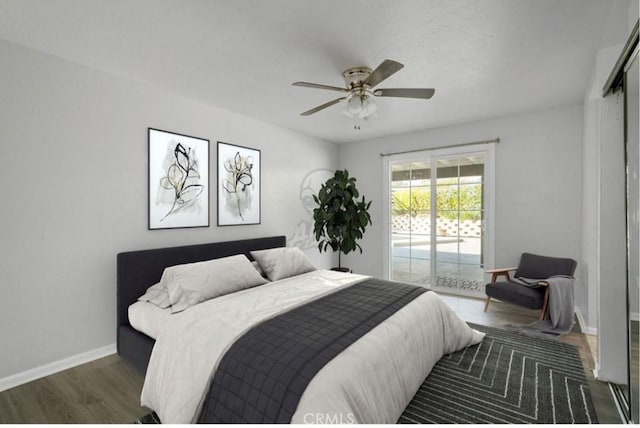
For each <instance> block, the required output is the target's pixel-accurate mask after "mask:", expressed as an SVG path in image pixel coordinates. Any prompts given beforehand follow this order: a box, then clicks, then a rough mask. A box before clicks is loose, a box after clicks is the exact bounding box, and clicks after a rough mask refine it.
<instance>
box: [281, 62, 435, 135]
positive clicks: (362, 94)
mask: <svg viewBox="0 0 640 428" xmlns="http://www.w3.org/2000/svg"><path fill="white" fill-rule="evenodd" d="M403 67H404V65H402V64H400V63H399V62H397V61H393V60H390V59H385V60H384V61H382V63H381V64H380V65H379V66H378V67H376V69H375V70H371V69H370V68H369V67H363V66H358V67H352V68H349V69H347V70H345V71H344V72H343V73H342V77H344V81H345V84H346V87H345V88H341V87H339V86H330V85H321V84H318V83H309V82H295V83H293V86H302V87H305V88H316V89H327V90H330V91H337V92H343V93H345V95H344V96H343V97H340V98H336V99H335V100H332V101H329V102H327V103H324V104H322V105H319V106H318V107H315V108H312V109H311V110H307V111H305V112H303V113H300V115H301V116H310V115H312V114H314V113H317V112H319V111H320V110H324V109H326V108H327V107H331V106H332V105H334V104H338V103H339V102H341V101H346V103H347V106H346V110H345V111H344V113H345V114H346V115H348V116H350V117H353V118H354V119H355V121H356V122H355V126H354V128H355V129H360V125H359V119H366V118H368V117H369V116H371V115H372V114H373V113H375V111H376V110H377V108H378V106H377V105H376V103H375V101H374V97H396V98H419V99H425V100H428V99H429V98H431V97H432V96H433V94H434V93H435V89H432V88H392V89H376V88H375V87H376V86H377V85H378V84H380V83H381V82H382V81H384V80H385V79H387V78H388V77H390V76H392V75H393V74H395V73H396V72H398V71H400V70H401V69H402V68H403Z"/></svg>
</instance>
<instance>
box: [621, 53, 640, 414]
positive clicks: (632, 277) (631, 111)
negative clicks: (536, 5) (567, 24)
mask: <svg viewBox="0 0 640 428" xmlns="http://www.w3.org/2000/svg"><path fill="white" fill-rule="evenodd" d="M638 61H639V59H638V48H637V47H636V49H635V53H634V55H632V57H631V58H630V59H629V61H628V62H627V65H626V67H625V76H624V79H625V80H624V91H625V152H626V156H625V157H626V175H627V180H626V181H627V304H628V312H627V314H628V318H627V320H628V323H629V324H628V336H629V342H628V346H629V348H628V356H629V359H628V367H629V370H628V383H627V386H626V391H625V392H626V395H627V397H626V398H627V399H628V412H629V420H630V421H631V422H633V423H638V422H639V421H640V414H639V413H640V391H639V388H640V352H639V350H638V345H639V340H640V330H639V328H638V324H639V322H640V143H639V139H638V130H639V126H640V124H639V123H638V117H639V116H640V109H639V108H638V80H639V78H638V76H639V75H640V70H639V68H638Z"/></svg>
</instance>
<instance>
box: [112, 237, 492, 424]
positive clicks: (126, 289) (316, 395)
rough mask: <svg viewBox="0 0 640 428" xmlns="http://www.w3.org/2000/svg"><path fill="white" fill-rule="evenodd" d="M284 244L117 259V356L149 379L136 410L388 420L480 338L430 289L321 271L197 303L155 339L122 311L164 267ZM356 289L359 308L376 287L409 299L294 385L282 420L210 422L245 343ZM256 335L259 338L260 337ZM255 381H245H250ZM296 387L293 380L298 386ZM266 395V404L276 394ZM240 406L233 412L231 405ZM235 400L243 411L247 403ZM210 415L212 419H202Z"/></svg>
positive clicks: (192, 418) (186, 415) (191, 415)
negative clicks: (450, 357)
mask: <svg viewBox="0 0 640 428" xmlns="http://www.w3.org/2000/svg"><path fill="white" fill-rule="evenodd" d="M285 246H286V240H285V237H283V236H276V237H266V238H258V239H250V240H241V241H230V242H221V243H212V244H202V245H193V246H184V247H173V248H163V249H154V250H144V251H134V252H127V253H120V254H118V258H117V260H118V340H117V345H118V353H119V354H120V355H121V356H122V357H123V358H124V359H126V360H128V361H130V362H131V363H132V364H133V365H134V366H135V367H136V368H137V369H138V370H140V371H141V372H142V373H145V374H146V377H145V385H144V388H143V393H142V398H141V400H142V404H143V405H146V406H148V407H150V408H152V409H153V410H154V411H156V413H158V415H159V416H160V419H161V420H162V421H163V422H167V423H190V422H198V421H201V422H225V421H226V422H241V421H245V422H246V421H250V422H256V421H258V422H263V421H277V422H281V421H283V420H285V421H290V422H292V423H318V422H319V423H322V422H329V421H330V422H341V423H348V422H360V423H363V422H364V423H394V422H395V421H396V420H397V418H398V417H399V415H400V414H401V413H402V411H403V410H404V408H405V407H406V405H407V403H408V402H409V401H410V400H411V398H412V397H413V395H414V394H415V392H416V391H417V389H418V387H419V386H420V384H421V383H422V382H423V381H424V378H425V377H426V376H427V374H428V373H429V371H430V370H431V368H432V367H433V365H434V364H435V362H437V360H438V359H439V358H440V357H441V356H442V355H444V354H447V353H450V352H453V351H456V350H458V349H461V348H462V347H465V346H468V345H471V344H474V343H478V342H479V341H481V340H482V337H483V335H482V334H481V333H479V332H477V331H475V330H472V329H470V328H469V327H468V326H467V325H466V324H465V323H464V322H463V321H462V320H461V319H460V318H459V317H457V315H456V314H455V313H454V312H453V311H452V310H451V309H450V308H448V306H447V305H446V304H444V302H442V300H441V299H440V298H439V297H438V296H437V295H436V294H435V293H433V292H425V291H424V290H422V291H417V292H416V289H417V288H418V287H413V286H410V285H406V286H404V285H402V286H401V285H398V286H397V287H396V285H394V284H392V283H389V282H384V281H379V280H375V279H371V278H369V277H365V276H362V275H354V274H348V273H340V272H333V271H323V270H319V271H310V272H307V273H304V274H302V275H298V276H295V277H291V278H285V279H282V280H278V281H273V282H270V283H268V284H266V285H264V286H260V287H254V288H253V289H249V290H243V291H240V292H237V293H230V294H228V295H224V296H221V297H218V298H214V299H210V300H208V301H206V302H203V303H200V304H197V305H195V306H193V307H192V308H190V309H189V310H186V311H184V312H181V313H180V314H179V316H174V317H172V318H173V319H172V320H171V322H169V323H167V324H166V325H165V327H163V329H162V331H161V332H160V333H159V335H158V336H157V337H158V341H157V342H156V340H154V339H153V338H152V337H150V336H148V335H146V334H144V333H141V332H140V331H138V330H136V329H135V328H133V327H132V326H131V324H130V322H129V317H128V309H129V307H130V306H131V305H132V304H133V303H135V302H136V301H137V299H138V297H140V296H141V295H143V294H144V293H145V291H146V290H147V288H148V287H149V286H150V285H153V284H154V283H156V282H157V281H159V279H160V277H161V276H162V273H163V271H164V269H165V268H166V267H169V266H174V265H180V264H185V263H192V262H200V261H204V260H210V259H218V258H223V257H224V258H226V257H228V256H232V255H236V254H244V255H246V256H247V258H249V260H253V257H252V255H251V252H252V251H257V250H267V249H274V248H280V247H285ZM367 287H373V288H367ZM375 287H378V288H375ZM402 287H405V289H406V290H405V289H402ZM358 288H361V289H363V290H365V291H360V293H364V294H362V295H361V296H362V300H363V301H365V300H367V297H370V296H369V295H370V294H371V293H374V296H376V297H375V298H370V299H369V300H371V301H374V304H377V303H376V302H377V301H378V300H379V299H378V297H377V295H375V293H376V292H379V291H380V290H382V292H384V293H390V294H393V293H392V292H390V291H386V289H393V290H396V289H398V290H400V289H402V290H404V291H402V293H405V291H406V293H407V295H408V294H409V293H411V294H415V296H413V295H412V296H411V297H410V298H409V300H407V301H406V302H404V303H402V306H401V307H399V308H398V309H394V310H393V311H392V312H390V314H389V315H387V316H385V317H388V318H384V319H382V320H381V321H380V322H379V324H375V325H373V326H371V327H367V328H370V330H364V332H363V333H362V336H358V337H356V338H354V339H353V342H350V343H349V344H346V345H344V347H343V348H341V349H340V350H338V351H336V354H335V356H331V357H330V358H327V361H326V362H325V363H323V364H324V365H322V366H320V367H319V368H317V369H316V371H315V372H313V373H314V374H313V375H307V377H308V378H309V379H308V380H307V381H306V382H307V383H305V384H304V385H305V386H304V387H303V388H299V389H300V393H299V395H298V396H297V397H296V399H295V400H296V401H295V404H294V405H293V407H292V408H291V405H290V404H289V405H288V406H289V407H290V408H291V410H290V411H289V413H288V415H287V417H286V418H285V419H266V420H265V419H245V420H243V419H233V418H231V419H220V420H219V419H215V414H216V413H219V412H218V411H217V410H216V411H211V409H217V408H218V407H215V406H219V405H220V403H221V402H222V403H223V404H224V402H226V401H229V399H228V398H227V395H228V394H227V390H226V389H225V388H227V387H226V386H225V387H224V388H222V387H221V388H218V390H215V387H216V385H217V383H218V379H219V378H220V379H223V377H224V376H226V377H229V375H228V373H226V372H225V370H228V368H229V367H235V366H237V365H239V364H240V363H238V362H237V361H236V360H233V358H236V357H237V356H238V355H239V356H240V358H241V357H242V355H243V354H247V353H248V352H253V351H246V350H245V351H243V350H242V348H241V346H243V340H244V339H245V338H246V337H248V336H250V335H251V334H252V333H253V332H254V330H255V329H257V328H259V327H263V326H265V325H266V326H268V325H269V323H274V322H278V321H279V320H280V319H281V318H286V317H287V316H290V317H293V318H294V319H297V318H295V317H296V316H298V315H296V314H299V313H301V314H304V313H309V312H313V310H314V309H313V307H314V306H313V305H321V304H325V306H324V307H318V308H317V309H315V310H316V311H319V312H322V313H324V312H326V311H328V310H330V309H331V308H333V307H335V306H339V305H336V302H339V301H338V300H336V299H338V298H339V297H338V296H342V294H348V293H355V292H356V291H355V290H356V289H358ZM341 298H342V297H340V299H341ZM394 298H395V297H394ZM404 298H405V297H403V299H404ZM330 299H334V301H333V302H329V300H330ZM354 300H357V298H354ZM324 301H327V303H323V302H324ZM358 304H360V303H358ZM367 304H368V303H367ZM370 310H374V309H370ZM374 312H380V311H379V310H377V309H376V310H374ZM338 318H339V317H338ZM292 325H294V326H295V323H294V324H292ZM407 326H411V327H407ZM265 328H267V327H265ZM266 331H267V332H268V331H269V330H268V329H267V330H266ZM150 334H152V335H155V334H153V333H150ZM255 334H257V335H258V336H260V337H262V335H263V334H264V331H263V332H258V333H255ZM293 336H295V335H293ZM303 341H304V340H303ZM314 343H315V340H314ZM290 346H292V345H289V344H288V345H286V346H284V347H285V348H288V347H290ZM296 346H297V345H296ZM332 346H333V345H332ZM238 347H240V348H239V349H236V348H238ZM154 348H155V349H154ZM269 349H271V348H269ZM152 352H153V357H152ZM269 352H270V353H271V352H272V351H269ZM234 353H235V354H234ZM276 353H277V352H276ZM150 360H151V363H150ZM229 360H231V362H230V363H229ZM287 361H289V360H287ZM307 365H309V364H307ZM221 373H222V374H221ZM233 376H235V374H233V373H232V374H231V377H233ZM254 377H256V375H255V374H252V378H251V379H253V378H254ZM299 380H300V379H294V380H292V381H291V382H293V383H292V384H293V385H295V384H296V382H298V381H299ZM256 382H257V381H256ZM234 383H235V381H234ZM245 387H247V385H244V386H242V388H245ZM250 388H251V386H250V385H249V387H248V388H247V389H246V391H249V390H250ZM288 388H289V389H295V388H291V387H288ZM284 389H286V388H284ZM216 391H217V392H218V393H219V391H223V393H222V397H221V398H220V397H217V398H216V394H215V393H214V392H216ZM242 391H244V389H240V386H238V390H237V392H239V394H237V395H236V398H237V397H243V394H244V393H242ZM276 392H277V391H276ZM252 394H253V391H252ZM263 394H267V395H266V397H267V398H269V397H271V396H272V395H273V394H274V390H270V391H269V392H265V393H263ZM286 394H289V393H288V392H286V393H285V395H286ZM216 400H218V401H216ZM260 400H261V399H260V398H255V401H256V402H259V401H260ZM287 400H289V398H286V399H283V401H287ZM237 401H238V400H237V399H236V402H235V403H234V404H233V406H235V407H237V406H238V403H237ZM240 401H242V402H241V403H240V404H241V406H240V407H242V405H243V404H242V403H245V402H246V401H250V400H244V399H243V400H240ZM212 403H213V404H212ZM216 403H217V404H216ZM245 404H246V403H245ZM233 406H230V407H233ZM286 406H287V404H286V403H285V404H284V405H283V408H284V407H286ZM243 411H245V413H246V412H247V410H243ZM251 411H252V412H254V413H257V412H258V410H256V409H253V410H251ZM252 414H253V413H252ZM207 415H209V416H207ZM211 415H213V416H214V419H203V418H204V417H205V416H207V417H210V416H211Z"/></svg>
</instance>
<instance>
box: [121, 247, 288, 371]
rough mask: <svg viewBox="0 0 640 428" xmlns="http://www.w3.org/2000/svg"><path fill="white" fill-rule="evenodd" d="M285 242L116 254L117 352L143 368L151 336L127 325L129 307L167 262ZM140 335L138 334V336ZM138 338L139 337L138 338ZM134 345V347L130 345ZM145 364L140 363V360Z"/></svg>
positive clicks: (191, 261)
mask: <svg viewBox="0 0 640 428" xmlns="http://www.w3.org/2000/svg"><path fill="white" fill-rule="evenodd" d="M284 246H286V237H284V236H270V237H266V238H255V239H244V240H240V241H227V242H214V243H209V244H198V245H187V246H182V247H169V248H157V249H151V250H141V251H129V252H124V253H120V254H118V256H117V272H118V274H117V283H118V284H117V285H118V287H117V290H118V294H117V324H118V325H117V344H118V354H120V355H121V356H123V357H124V358H127V359H130V360H133V361H132V362H133V363H134V365H135V366H136V367H138V368H139V369H141V370H142V371H143V372H144V370H146V364H147V362H148V355H146V353H149V354H150V352H151V348H152V347H153V340H152V339H151V338H149V337H147V336H145V335H142V333H139V332H136V331H135V330H133V329H132V328H131V326H130V325H129V317H128V313H127V312H128V308H129V306H130V305H131V304H132V303H134V302H135V301H136V300H137V299H138V297H140V296H142V295H143V294H144V293H145V291H146V290H147V288H149V287H150V286H152V285H153V284H155V283H157V282H158V281H160V277H161V276H162V272H164V269H165V268H166V267H168V266H174V265H179V264H184V263H194V262H200V261H203V260H211V259H217V258H220V257H227V256H232V255H235V254H246V255H247V257H249V259H250V260H253V258H252V257H251V254H250V251H255V250H266V249H268V248H276V247H284ZM139 336H140V337H139ZM139 339H140V340H139ZM140 341H143V342H144V343H145V344H144V346H143V348H144V350H143V351H142V354H145V355H142V356H139V354H141V352H139V349H137V348H139V346H138V343H139V342H140ZM131 348H134V349H131ZM143 363H144V366H143V367H142V364H143Z"/></svg>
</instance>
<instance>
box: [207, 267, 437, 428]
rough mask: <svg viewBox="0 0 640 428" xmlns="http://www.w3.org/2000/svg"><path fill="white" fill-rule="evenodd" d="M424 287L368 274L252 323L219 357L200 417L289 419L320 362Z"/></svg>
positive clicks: (264, 420) (236, 420) (223, 420)
mask: <svg viewBox="0 0 640 428" xmlns="http://www.w3.org/2000/svg"><path fill="white" fill-rule="evenodd" d="M426 291H427V290H426V289H425V288H422V287H416V286H412V285H408V284H400V283H390V282H386V281H380V280H376V279H368V280H366V281H364V282H361V283H358V284H356V285H353V286H351V287H348V288H345V289H343V290H340V291H337V292H335V293H333V294H330V295H328V296H325V297H322V298H320V299H318V300H315V301H312V302H310V303H307V304H306V305H303V306H300V307H297V308H295V309H292V310H290V311H288V312H285V313H283V314H281V315H278V316H276V317H275V318H271V319H269V320H266V321H264V322H262V323H261V324H258V325H257V326H255V327H254V328H252V329H251V330H249V331H248V332H246V333H245V334H244V335H243V336H242V337H240V338H239V339H238V340H237V341H236V342H235V343H234V344H233V345H232V346H231V348H229V350H228V351H227V352H226V354H225V355H224V357H223V358H222V361H221V362H220V365H219V366H218V370H217V371H216V373H215V376H214V378H213V382H212V384H211V389H210V392H209V395H208V398H207V399H206V401H205V406H204V409H203V411H202V414H201V416H200V422H201V423H202V422H204V423H251V424H255V423H271V424H273V423H288V422H290V421H291V417H292V415H293V414H294V412H295V411H296V407H297V405H298V402H299V401H300V397H301V396H302V394H303V392H304V391H305V389H306V387H307V385H308V384H309V382H310V381H311V379H313V377H314V376H315V375H316V373H318V372H319V371H320V370H321V369H322V368H323V367H324V365H325V364H327V363H328V362H329V361H331V360H332V359H333V358H334V357H335V356H336V355H337V354H339V353H340V352H341V351H342V350H344V349H345V348H347V347H348V346H350V345H351V344H352V343H354V342H355V341H356V340H358V339H359V338H360V337H362V336H363V335H365V334H366V333H367V332H369V331H370V330H371V329H373V328H374V327H376V326H377V325H378V324H380V323H381V322H382V321H384V320H385V319H387V318H388V317H390V316H391V315H393V314H394V313H395V312H396V311H398V310H399V309H401V308H402V307H403V306H405V305H406V304H407V303H409V302H411V301H412V300H414V299H415V298H416V297H418V296H419V295H421V294H423V293H425V292H426ZM374 375H375V374H374Z"/></svg>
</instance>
